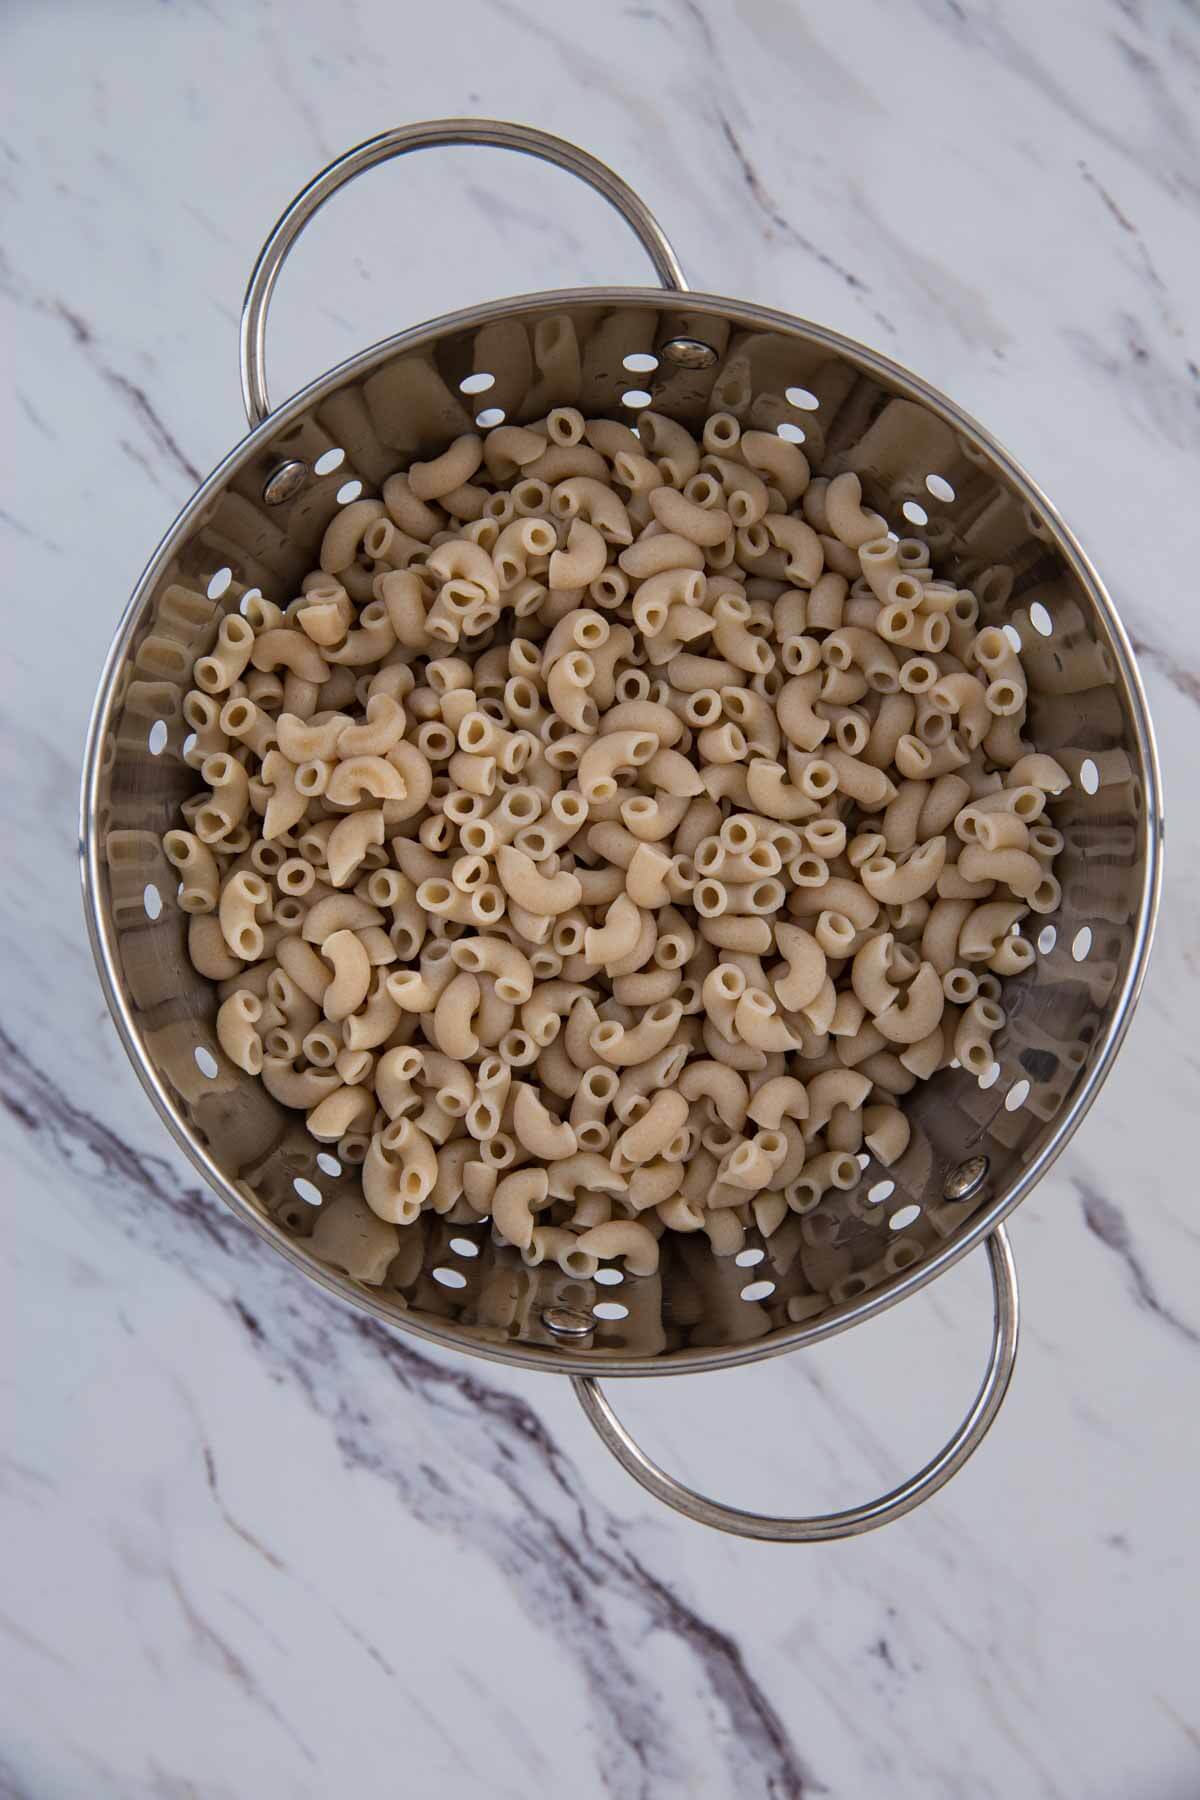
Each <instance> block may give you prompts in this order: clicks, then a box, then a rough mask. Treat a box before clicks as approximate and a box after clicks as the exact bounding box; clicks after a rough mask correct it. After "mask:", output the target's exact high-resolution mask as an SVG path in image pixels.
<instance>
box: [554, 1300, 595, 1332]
mask: <svg viewBox="0 0 1200 1800" xmlns="http://www.w3.org/2000/svg"><path fill="white" fill-rule="evenodd" d="M542 1324H543V1325H544V1326H545V1327H546V1330H547V1331H552V1332H553V1333H554V1335H555V1337H587V1336H588V1334H589V1332H590V1331H591V1329H592V1321H591V1320H590V1319H589V1318H588V1316H587V1314H586V1313H581V1312H576V1311H575V1309H574V1307H571V1306H547V1307H543V1309H542Z"/></svg>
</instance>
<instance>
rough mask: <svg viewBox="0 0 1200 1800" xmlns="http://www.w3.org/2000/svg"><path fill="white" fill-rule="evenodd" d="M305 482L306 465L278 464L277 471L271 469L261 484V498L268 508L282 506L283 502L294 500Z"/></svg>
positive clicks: (297, 463)
mask: <svg viewBox="0 0 1200 1800" xmlns="http://www.w3.org/2000/svg"><path fill="white" fill-rule="evenodd" d="M307 480H308V464H307V463H302V462H283V463H280V465H279V467H278V468H277V469H272V471H271V473H270V474H269V475H268V476H267V479H266V481H265V482H264V483H263V491H262V497H263V499H264V500H265V501H266V503H267V505H268V506H282V505H283V503H284V501H285V500H292V499H294V498H295V496H296V495H297V494H298V493H299V492H300V489H301V488H302V487H303V486H304V484H305V482H306V481H307Z"/></svg>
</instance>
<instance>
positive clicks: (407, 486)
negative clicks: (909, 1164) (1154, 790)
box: [164, 407, 1068, 1275]
mask: <svg viewBox="0 0 1200 1800" xmlns="http://www.w3.org/2000/svg"><path fill="white" fill-rule="evenodd" d="M194 680H195V684H196V685H195V689H194V690H193V691H192V692H191V693H189V694H188V696H187V698H186V702H185V708H184V710H185V716H186V719H187V722H188V725H189V727H190V729H191V733H192V736H191V737H190V738H189V740H188V741H187V743H186V745H185V754H186V756H187V758H188V760H189V762H190V763H191V764H192V765H193V766H194V767H195V768H196V769H197V770H198V772H199V775H200V778H201V782H202V784H203V785H202V787H201V789H200V791H199V792H198V793H197V794H196V795H195V796H194V797H193V798H191V799H189V800H188V801H187V802H185V804H184V806H183V808H182V812H183V819H182V822H181V824H180V826H179V828H178V829H175V830H171V831H169V832H168V833H167V834H166V837H165V840H164V847H165V851H166V854H167V856H168V857H169V858H170V860H171V862H172V864H173V865H174V867H175V868H176V869H177V871H178V873H179V877H180V887H179V903H180V905H181V906H182V907H183V909H184V910H185V912H187V913H188V914H190V915H191V917H190V919H189V950H190V955H191V959H192V962H193V963H194V965H195V967H196V969H197V970H199V971H200V973H201V974H203V975H204V976H206V977H208V978H209V979H211V980H212V981H213V982H215V983H217V984H219V985H218V998H219V1010H218V1012H217V1021H216V1029H217V1036H218V1039H219V1042H220V1045H221V1048H222V1050H223V1051H224V1053H225V1055H226V1056H228V1057H229V1058H230V1059H231V1061H232V1062H233V1063H235V1064H236V1065H237V1067H238V1068H239V1069H242V1070H245V1071H246V1072H247V1073H248V1074H250V1075H253V1076H257V1077H259V1078H260V1079H261V1080H262V1082H263V1083H264V1085H265V1086H266V1088H267V1089H268V1090H269V1092H270V1093H271V1094H272V1095H273V1096H274V1097H275V1099H276V1100H278V1101H280V1102H282V1104H283V1105H284V1106H287V1107H293V1108H298V1109H301V1110H303V1112H304V1113H305V1114H306V1118H307V1126H308V1130H309V1132H310V1133H311V1134H312V1136H313V1138H314V1139H316V1140H317V1141H318V1142H319V1143H321V1144H322V1145H326V1146H328V1147H329V1149H330V1152H331V1153H336V1155H337V1157H338V1158H339V1159H340V1161H341V1162H342V1164H361V1175H362V1187H363V1194H364V1196H365V1200H366V1202H367V1205H368V1206H369V1207H370V1209H371V1211H372V1212H373V1213H374V1214H375V1215H376V1216H377V1217H378V1219H380V1220H383V1221H387V1222H389V1223H390V1224H391V1225H393V1226H397V1227H402V1226H405V1225H408V1224H411V1223H412V1222H413V1221H414V1220H416V1219H417V1218H418V1215H419V1214H420V1213H421V1212H422V1210H423V1209H433V1210H434V1211H436V1212H437V1213H438V1214H441V1215H444V1216H446V1217H447V1218H448V1219H450V1220H451V1221H456V1222H457V1221H480V1220H484V1219H488V1218H490V1219H491V1221H492V1224H493V1228H494V1230H495V1232H496V1233H497V1234H498V1236H499V1237H500V1238H501V1239H503V1240H504V1241H505V1242H506V1243H508V1244H510V1245H513V1246H515V1247H516V1249H518V1250H519V1251H520V1252H521V1253H522V1254H523V1256H524V1257H525V1259H526V1261H527V1262H529V1263H530V1264H537V1263H540V1262H542V1261H546V1260H553V1261H556V1262H557V1263H558V1264H559V1265H560V1266H561V1267H562V1268H564V1269H565V1270H567V1271H569V1272H570V1273H571V1274H574V1275H587V1274H590V1273H591V1272H593V1271H594V1270H595V1269H596V1267H597V1266H598V1263H599V1261H600V1260H603V1259H608V1258H619V1259H622V1260H623V1262H624V1265H625V1267H626V1269H627V1270H628V1271H629V1272H630V1273H631V1274H635V1275H636V1274H646V1273H650V1272H652V1271H653V1270H654V1268H655V1267H656V1265H657V1262H658V1258H659V1240H660V1239H661V1237H662V1234H663V1233H664V1232H665V1231H677V1232H704V1233H706V1234H707V1236H708V1239H709V1241H710V1242H711V1245H712V1249H713V1251H714V1252H715V1253H716V1254H718V1255H731V1254H733V1253H735V1252H736V1251H737V1250H738V1249H739V1248H740V1247H741V1245H742V1242H743V1238H744V1234H745V1232H746V1230H747V1229H748V1228H750V1227H752V1226H753V1227H757V1229H758V1230H759V1231H760V1232H762V1233H763V1234H765V1235H767V1236H769V1235H770V1234H771V1233H772V1232H773V1231H775V1230H776V1229H777V1228H778V1226H779V1225H780V1223H781V1222H782V1221H783V1219H784V1218H785V1217H786V1215H787V1213H788V1212H789V1210H791V1211H794V1212H798V1213H803V1212H807V1211H809V1210H810V1209H812V1208H813V1207H815V1206H817V1205H818V1203H819V1202H820V1200H821V1198H822V1196H823V1195H824V1194H825V1193H826V1192H827V1191H828V1190H830V1189H835V1190H836V1189H843V1190H849V1189H851V1188H854V1187H856V1186H857V1185H858V1184H859V1182H860V1181H861V1180H862V1179H863V1176H862V1169H861V1166H860V1162H859V1155H860V1153H861V1152H863V1151H866V1152H867V1153H868V1154H869V1155H870V1156H872V1157H874V1158H875V1159H876V1160H877V1161H878V1162H879V1163H882V1164H883V1165H885V1166H886V1165H889V1164H891V1163H892V1162H894V1161H895V1160H896V1158H897V1157H899V1156H901V1155H902V1154H903V1152H904V1150H905V1148H906V1146H907V1144H908V1140H909V1129H910V1128H909V1124H908V1120H907V1118H906V1116H905V1113H904V1111H903V1108H902V1101H903V1097H904V1096H905V1095H906V1094H907V1093H908V1092H910V1091H911V1090H912V1089H913V1088H914V1086H915V1085H916V1084H917V1083H918V1082H921V1081H924V1080H926V1079H928V1078H929V1077H931V1076H932V1075H934V1074H935V1073H936V1072H937V1071H938V1070H940V1069H943V1068H945V1067H947V1066H948V1065H950V1064H955V1063H956V1064H958V1065H961V1067H962V1068H963V1069H965V1070H968V1071H970V1072H971V1073H973V1074H974V1075H976V1076H979V1075H983V1074H985V1073H986V1072H987V1071H988V1070H989V1069H990V1067H991V1065H992V1062H993V1051H992V1046H991V1040H992V1038H993V1037H994V1035H995V1033H996V1032H997V1031H999V1030H1000V1028H1001V1026H1002V1025H1003V1023H1004V1018H1005V1015H1004V1012H1003V1009H1002V1007H1001V1004H1000V1000H1001V997H1002V988H1003V982H1004V979H1005V977H1008V976H1012V975H1015V974H1018V973H1019V972H1020V971H1021V970H1023V969H1025V968H1027V967H1028V966H1029V964H1030V963H1031V961H1032V960H1033V955H1034V951H1033V946H1032V944H1031V943H1030V942H1029V940H1028V939H1027V938H1026V937H1024V936H1022V935H1021V933H1020V929H1019V923H1020V921H1021V920H1022V918H1024V917H1025V915H1026V914H1028V913H1034V914H1038V913H1048V912H1052V911H1053V910H1054V909H1055V908H1056V907H1057V905H1058V903H1059V899H1060V891H1059V885H1058V882H1057V881H1056V880H1055V877H1054V873H1053V865H1054V860H1055V857H1056V855H1057V853H1058V852H1059V850H1060V849H1061V847H1062V841H1063V840H1062V837H1061V835H1060V833H1059V832H1058V831H1057V830H1055V829H1054V827H1053V826H1052V825H1051V824H1050V823H1049V821H1048V819H1047V816H1046V806H1047V803H1048V801H1049V800H1050V799H1051V798H1052V797H1053V796H1054V795H1055V794H1057V793H1058V792H1060V791H1061V790H1062V789H1063V788H1065V787H1066V786H1067V785H1068V781H1067V776H1066V774H1065V772H1064V771H1063V769H1062V768H1061V767H1060V766H1059V765H1058V763H1056V762H1055V761H1054V760H1053V759H1052V758H1051V757H1049V756H1047V755H1044V754H1039V753H1038V752H1037V750H1036V748H1035V747H1034V746H1033V745H1032V744H1030V743H1029V742H1027V741H1026V740H1025V738H1024V737H1023V735H1022V727H1023V724H1024V721H1025V714H1026V681H1025V676H1024V673H1023V670H1022V665H1021V658H1020V655H1019V651H1018V649H1017V648H1015V647H1014V644H1013V642H1012V641H1011V639H1010V637H1009V635H1008V634H1006V632H1005V631H1004V630H1003V629H1002V628H997V627H995V626H986V625H984V626H981V624H980V607H979V603H978V600H977V598H976V596H975V595H974V594H973V593H971V592H969V591H966V590H963V589H959V588H956V587H955V586H954V585H953V583H950V582H947V581H944V580H939V579H938V578H937V577H936V576H935V574H934V573H933V570H932V568H931V563H930V555H929V550H928V547H927V546H926V544H925V543H924V542H922V541H921V540H920V539H919V538H916V537H898V536H897V535H896V533H895V532H893V531H891V530H889V528H888V524H887V522H886V520H884V519H883V518H882V517H880V516H879V515H878V514H876V513H874V512H872V511H870V510H869V509H867V508H866V507H864V505H863V499H862V490H861V486H860V483H859V480H858V477H857V476H856V475H855V474H853V473H852V472H843V473H840V474H836V475H834V476H833V477H832V479H825V478H822V477H813V475H812V474H811V471H810V468H809V465H808V462H807V460H806V458H805V456H804V453H803V451H802V450H801V449H800V447H799V446H798V445H797V444H795V443H792V442H789V441H787V440H785V439H784V438H782V437H779V436H776V435H774V434H773V433H766V432H761V431H743V430H742V429H741V427H740V425H739V423H738V421H737V419H736V418H734V417H732V416H731V415H729V414H727V413H717V414H714V415H713V416H712V417H710V418H709V419H708V421H707V423H706V424H705V426H704V429H703V433H702V437H701V439H700V441H696V439H695V438H694V437H693V435H692V434H691V433H690V432H689V431H687V430H686V429H685V428H684V427H683V426H681V425H680V424H678V423H677V422H674V421H672V420H671V419H669V418H666V417H664V416H661V415H658V414H656V413H654V412H653V411H646V412H643V413H641V414H640V415H638V422H637V429H636V430H634V429H633V428H631V427H630V426H628V425H625V424H621V423H619V422H617V421H614V420H610V419H594V420H587V419H585V418H583V417H582V416H581V414H580V413H579V412H577V411H576V410H574V409H572V408H566V407H564V408H559V409H556V410H555V411H553V412H551V413H550V414H549V415H548V416H547V417H546V418H545V419H544V420H542V421H540V422H538V423H536V424H533V425H528V426H519V427H518V426H512V425H501V426H498V427H496V428H495V429H493V430H492V431H490V432H488V433H487V434H485V435H474V434H472V435H468V436H463V437H460V438H458V439H457V440H456V441H455V442H454V443H453V444H451V445H450V447H449V448H448V449H447V450H446V451H445V453H444V454H442V455H440V456H438V457H437V458H436V459H434V460H432V461H428V462H417V463H414V464H413V465H412V466H411V467H410V468H409V469H408V470H407V471H406V472H404V473H398V474H395V475H393V476H392V477H391V478H390V479H389V480H387V481H386V482H385V483H384V484H383V487H382V491H381V493H380V495H379V497H378V498H361V499H356V500H354V501H352V502H351V503H350V504H348V505H346V506H345V507H344V508H343V509H342V510H341V511H340V512H339V513H338V514H337V516H336V517H335V518H334V519H333V521H332V523H331V524H330V525H329V527H328V530H327V531H326V533H325V536H324V540H323V543H322V545H321V551H320V567H319V569H316V570H314V571H313V572H312V573H311V574H310V575H309V576H307V577H306V578H305V580H304V581H303V582H302V583H301V587H300V592H299V593H298V594H297V595H296V597H295V598H294V599H293V600H292V601H291V602H290V604H288V605H287V606H286V607H283V608H281V607H280V606H279V605H277V604H275V603H273V602H272V601H270V600H268V599H266V598H264V597H263V596H262V595H261V594H260V593H258V592H257V591H255V592H252V593H251V594H249V595H247V596H244V597H243V598H242V601H241V606H240V610H239V611H229V612H227V613H226V614H225V615H224V616H223V618H222V620H221V623H220V627H219V631H218V633H217V636H216V642H215V644H214V645H213V647H212V650H211V654H209V655H206V656H203V657H201V658H200V659H199V661H198V662H197V663H196V665H195V672H194ZM397 1241H398V1240H397Z"/></svg>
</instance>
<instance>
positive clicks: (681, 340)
mask: <svg viewBox="0 0 1200 1800" xmlns="http://www.w3.org/2000/svg"><path fill="white" fill-rule="evenodd" d="M659 354H660V356H661V357H664V358H665V359H666V361H667V362H671V363H674V364H675V367H676V368H677V369H711V368H712V366H713V364H714V363H715V362H716V360H717V353H716V351H715V350H714V349H713V347H712V345H711V344H706V343H705V342H704V340H703V338H692V337H677V338H669V339H668V340H667V342H666V343H665V344H662V345H660V347H659Z"/></svg>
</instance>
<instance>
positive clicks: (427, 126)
mask: <svg viewBox="0 0 1200 1800" xmlns="http://www.w3.org/2000/svg"><path fill="white" fill-rule="evenodd" d="M460 144H482V145H485V146H486V147H488V148H490V149H493V150H517V151H519V152H520V153H521V154H522V155H523V156H536V157H538V158H539V159H540V160H541V161H542V162H548V163H554V164H556V165H557V167H558V168H560V169H566V170H567V171H568V173H569V174H571V175H577V176H578V177H579V179H580V181H586V183H587V185H588V186H589V187H591V188H595V190H596V192H597V193H598V194H602V195H603V196H604V198H605V199H606V200H607V201H608V203H609V205H610V206H613V207H615V208H616V210H617V211H618V212H619V213H620V215H621V217H622V218H623V219H624V220H625V222H626V224H627V225H628V226H629V227H630V228H631V230H633V231H634V232H635V233H636V235H637V238H638V241H639V242H640V244H641V246H642V248H643V249H644V250H645V252H646V255H647V256H648V257H649V258H650V261H651V262H652V263H653V264H654V272H655V274H656V275H657V276H658V279H659V281H660V282H661V284H662V286H663V287H664V288H666V289H667V290H668V291H669V292H670V291H678V292H681V293H686V292H687V282H686V281H685V279H684V274H683V270H682V269H681V268H680V266H679V258H678V257H677V256H676V254H675V252H674V250H673V249H672V248H671V245H670V243H669V242H668V240H667V236H666V234H665V232H664V231H663V228H662V226H661V225H660V224H659V223H658V220H657V219H656V218H655V217H654V214H653V213H652V212H651V211H650V209H649V208H648V207H647V205H646V204H645V202H644V201H643V200H641V199H639V197H638V195H637V194H635V193H634V191H633V189H632V188H631V187H629V186H627V184H626V183H625V182H623V181H622V180H621V178H620V176H619V175H614V173H613V171H612V170H611V169H610V168H609V167H608V166H607V165H606V164H605V163H602V162H599V161H598V160H597V159H596V157H594V156H589V155H588V153H587V151H586V150H580V149H578V148H577V147H576V146H575V145H574V144H569V143H568V142H567V141H566V139H565V138H559V137H552V136H551V135H550V133H549V132H548V131H537V130H535V129H534V127H533V126H532V125H510V124H507V123H505V122H504V121H503V120H499V119H431V120H428V121H427V122H426V123H424V124H422V125H402V126H400V127H398V128H397V129H396V130H394V131H384V132H381V133H380V135H379V136H378V137H373V138H368V139H367V141H366V142H365V143H363V144H359V145H357V146H356V148H355V149H353V150H348V151H347V152H346V154H345V155H344V156H339V157H338V158H337V160H336V162H331V163H330V164H329V166H328V168H325V169H322V170H321V173H320V174H319V175H316V176H314V177H313V179H312V180H311V181H310V182H309V184H308V186H307V187H306V188H304V189H303V190H302V191H301V192H300V193H299V194H297V195H296V198H295V199H294V200H293V201H292V203H291V205H290V206H289V207H288V208H287V211H286V212H284V213H283V214H282V215H281V217H280V218H279V220H278V221H277V223H276V225H275V228H274V230H273V231H272V232H271V235H270V237H269V238H268V239H267V241H266V243H265V244H264V245H263V247H262V249H261V251H260V252H259V257H258V261H257V262H256V263H255V265H254V271H253V273H252V275H251V277H250V282H249V285H248V287H247V289H246V298H245V300H244V301H243V303H242V324H241V365H242V400H243V402H244V404H245V408H246V417H247V418H248V419H249V421H250V424H251V426H255V425H261V424H262V421H263V420H264V419H265V418H266V417H267V416H268V414H269V413H270V411H271V402H270V399H269V398H268V395H267V377H266V368H265V359H266V330H267V312H268V309H269V308H270V305H271V295H272V294H273V292H274V290H275V283H276V281H277V280H278V278H279V271H280V270H281V269H282V267H283V265H284V263H285V262H286V261H287V259H288V256H289V254H290V253H291V249H292V246H293V244H294V243H295V242H296V239H297V238H298V237H299V236H300V233H301V232H302V231H303V230H304V228H305V226H306V225H307V224H308V223H309V221H310V219H312V218H314V217H315V215H316V214H317V213H318V212H319V211H320V210H321V208H322V207H323V206H324V204H325V202H326V201H327V200H330V199H332V198H333V196H334V194H336V193H337V192H338V190H339V188H344V187H345V186H346V184H347V182H350V181H353V180H354V178H355V176H356V175H361V174H363V173H364V172H365V171H366V170H367V169H373V168H375V166H376V165H377V164H378V163H383V162H389V161H390V160H391V159H392V157H394V156H407V154H408V152H409V151H410V150H436V149H446V148H449V147H451V146H454V145H460Z"/></svg>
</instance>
